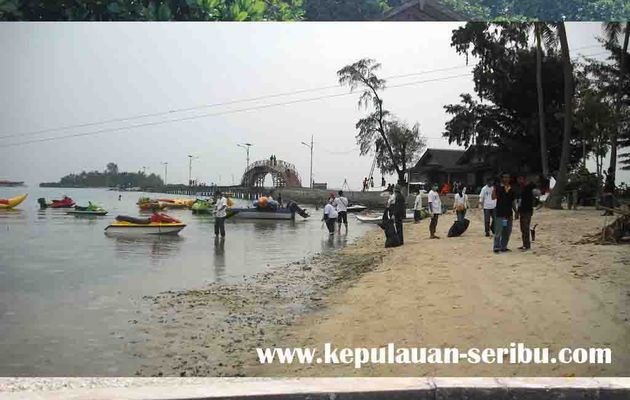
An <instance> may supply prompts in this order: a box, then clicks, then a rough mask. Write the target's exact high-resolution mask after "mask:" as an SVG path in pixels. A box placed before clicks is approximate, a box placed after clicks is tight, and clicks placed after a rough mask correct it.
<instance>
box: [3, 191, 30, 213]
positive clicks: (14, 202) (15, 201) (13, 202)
mask: <svg viewBox="0 0 630 400" xmlns="http://www.w3.org/2000/svg"><path fill="white" fill-rule="evenodd" d="M27 196H28V194H26V193H25V194H22V195H20V196H15V197H12V198H10V199H6V200H3V201H1V202H0V209H1V210H8V209H10V208H13V207H16V206H18V205H20V204H21V203H22V202H23V201H24V200H25V199H26V197H27Z"/></svg>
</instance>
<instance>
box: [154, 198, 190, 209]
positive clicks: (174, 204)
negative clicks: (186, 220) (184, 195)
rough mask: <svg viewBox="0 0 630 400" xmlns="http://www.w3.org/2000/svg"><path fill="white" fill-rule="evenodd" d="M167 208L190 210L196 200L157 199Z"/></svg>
mask: <svg viewBox="0 0 630 400" xmlns="http://www.w3.org/2000/svg"><path fill="white" fill-rule="evenodd" d="M157 201H158V202H159V203H160V204H162V205H164V207H165V208H171V209H173V208H190V207H192V205H193V203H194V202H195V200H193V199H157Z"/></svg>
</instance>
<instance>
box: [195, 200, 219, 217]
mask: <svg viewBox="0 0 630 400" xmlns="http://www.w3.org/2000/svg"><path fill="white" fill-rule="evenodd" d="M213 207H214V201H213V200H212V199H208V200H206V199H197V200H195V202H194V203H193V204H192V205H191V206H190V209H191V210H192V213H193V214H212V211H213Z"/></svg>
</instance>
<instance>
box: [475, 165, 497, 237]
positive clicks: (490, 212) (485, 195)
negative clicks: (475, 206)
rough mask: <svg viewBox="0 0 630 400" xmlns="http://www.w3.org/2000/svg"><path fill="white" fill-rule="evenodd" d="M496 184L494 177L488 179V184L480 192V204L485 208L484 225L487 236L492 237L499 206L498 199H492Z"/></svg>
mask: <svg viewBox="0 0 630 400" xmlns="http://www.w3.org/2000/svg"><path fill="white" fill-rule="evenodd" d="M494 184H495V183H494V179H492V178H490V179H488V180H487V181H486V186H484V187H482V188H481V192H479V205H480V206H481V207H482V208H483V227H484V229H485V231H486V237H490V231H492V233H494V220H495V218H496V210H495V209H496V207H497V201H496V200H494V199H492V189H493V186H494Z"/></svg>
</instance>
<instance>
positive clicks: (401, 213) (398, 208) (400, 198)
mask: <svg viewBox="0 0 630 400" xmlns="http://www.w3.org/2000/svg"><path fill="white" fill-rule="evenodd" d="M387 207H388V209H389V215H390V216H393V217H394V226H395V228H396V234H397V235H398V240H399V241H400V244H401V245H403V244H404V243H405V241H404V236H403V219H405V217H406V214H407V212H406V206H405V196H404V195H403V194H402V187H401V186H400V185H399V184H396V186H395V187H394V192H393V193H392V194H391V195H390V196H389V199H388V200H387Z"/></svg>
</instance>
